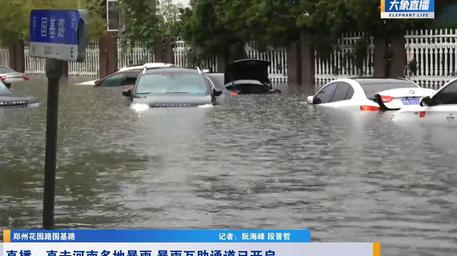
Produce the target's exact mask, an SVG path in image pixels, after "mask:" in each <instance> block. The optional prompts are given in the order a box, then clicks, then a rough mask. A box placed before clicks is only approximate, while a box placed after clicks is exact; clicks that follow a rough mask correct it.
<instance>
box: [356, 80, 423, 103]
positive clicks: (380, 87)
mask: <svg viewBox="0 0 457 256" xmlns="http://www.w3.org/2000/svg"><path fill="white" fill-rule="evenodd" d="M359 84H360V86H362V89H363V91H364V92H365V95H366V96H367V98H368V99H374V98H375V96H376V94H378V93H379V92H382V91H386V90H391V89H399V88H417V85H416V84H415V83H413V82H410V81H402V80H399V81H395V82H379V83H363V82H359Z"/></svg>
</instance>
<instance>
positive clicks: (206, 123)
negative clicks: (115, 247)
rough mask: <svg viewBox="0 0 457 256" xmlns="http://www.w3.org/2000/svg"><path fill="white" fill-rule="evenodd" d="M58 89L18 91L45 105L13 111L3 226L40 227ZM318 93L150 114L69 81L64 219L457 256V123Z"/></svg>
mask: <svg viewBox="0 0 457 256" xmlns="http://www.w3.org/2000/svg"><path fill="white" fill-rule="evenodd" d="M45 84H46V83H45V80H44V79H40V78H34V80H33V82H29V83H27V84H24V85H18V86H16V87H15V90H16V91H17V92H19V93H21V94H27V95H33V96H36V97H38V98H39V100H40V103H41V106H40V107H39V108H36V109H14V110H13V109H8V110H0V184H1V185H0V229H2V228H6V227H10V228H40V223H41V207H42V202H41V200H42V182H43V159H44V140H45V137H44V134H45V102H46V86H45ZM291 88H293V87H292V86H291ZM305 101H306V95H303V94H301V93H300V91H297V90H294V89H290V91H288V90H286V91H285V93H283V94H282V95H266V96H239V97H229V96H222V97H221V98H220V99H219V102H220V103H221V104H220V105H218V106H215V107H213V108H205V109H196V108H192V109H153V110H150V111H148V112H145V113H141V114H140V115H138V114H137V113H135V112H134V111H133V110H131V109H129V108H127V107H126V101H125V99H123V98H122V96H121V93H120V90H119V89H112V88H111V89H106V88H91V87H85V86H71V85H70V86H64V87H62V89H61V97H60V126H59V129H60V131H59V152H58V158H59V159H58V175H57V198H56V204H57V205H56V223H57V225H58V227H59V228H94V229H95V228H120V229H127V228H132V229H134V228H140V229H141V228H243V229H254V228H256V229H257V228H258V229H268V228H278V229H279V228H284V229H285V228H308V227H309V228H311V230H312V239H313V240H314V241H328V242H330V241H351V242H365V241H367V242H368V241H381V243H382V246H383V255H443V256H444V255H452V254H453V253H454V252H455V251H456V249H457V188H456V184H457V170H456V167H455V166H456V162H457V147H456V145H457V144H456V143H457V136H455V134H456V128H453V127H445V126H443V127H433V128H430V127H416V126H412V125H409V126H399V125H396V124H394V123H392V122H391V120H390V118H389V117H390V114H389V113H387V114H382V115H380V114H374V113H345V112H335V111H326V110H322V109H320V108H316V107H313V106H308V105H306V104H305ZM456 127H457V126H456Z"/></svg>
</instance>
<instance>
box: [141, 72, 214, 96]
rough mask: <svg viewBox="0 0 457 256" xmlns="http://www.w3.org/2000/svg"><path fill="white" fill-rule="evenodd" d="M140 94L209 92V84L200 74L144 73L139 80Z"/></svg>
mask: <svg viewBox="0 0 457 256" xmlns="http://www.w3.org/2000/svg"><path fill="white" fill-rule="evenodd" d="M136 93H138V94H166V93H187V94H207V93H208V86H207V85H206V83H205V81H204V80H203V77H202V76H201V75H200V74H194V73H178V72H170V73H152V74H145V75H142V76H141V77H140V79H139V81H138V85H137V89H136Z"/></svg>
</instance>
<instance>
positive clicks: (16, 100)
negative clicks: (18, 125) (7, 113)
mask: <svg viewBox="0 0 457 256" xmlns="http://www.w3.org/2000/svg"><path fill="white" fill-rule="evenodd" d="M35 103H38V101H37V100H36V99H35V98H33V97H21V96H16V95H14V94H12V93H11V94H8V93H7V94H0V107H8V106H28V105H30V104H35Z"/></svg>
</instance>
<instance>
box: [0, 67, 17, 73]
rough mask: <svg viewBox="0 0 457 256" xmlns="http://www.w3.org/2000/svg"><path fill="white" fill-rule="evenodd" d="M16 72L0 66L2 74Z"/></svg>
mask: <svg viewBox="0 0 457 256" xmlns="http://www.w3.org/2000/svg"><path fill="white" fill-rule="evenodd" d="M13 72H16V71H14V70H13V69H11V68H9V67H5V66H0V74H5V73H13Z"/></svg>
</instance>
